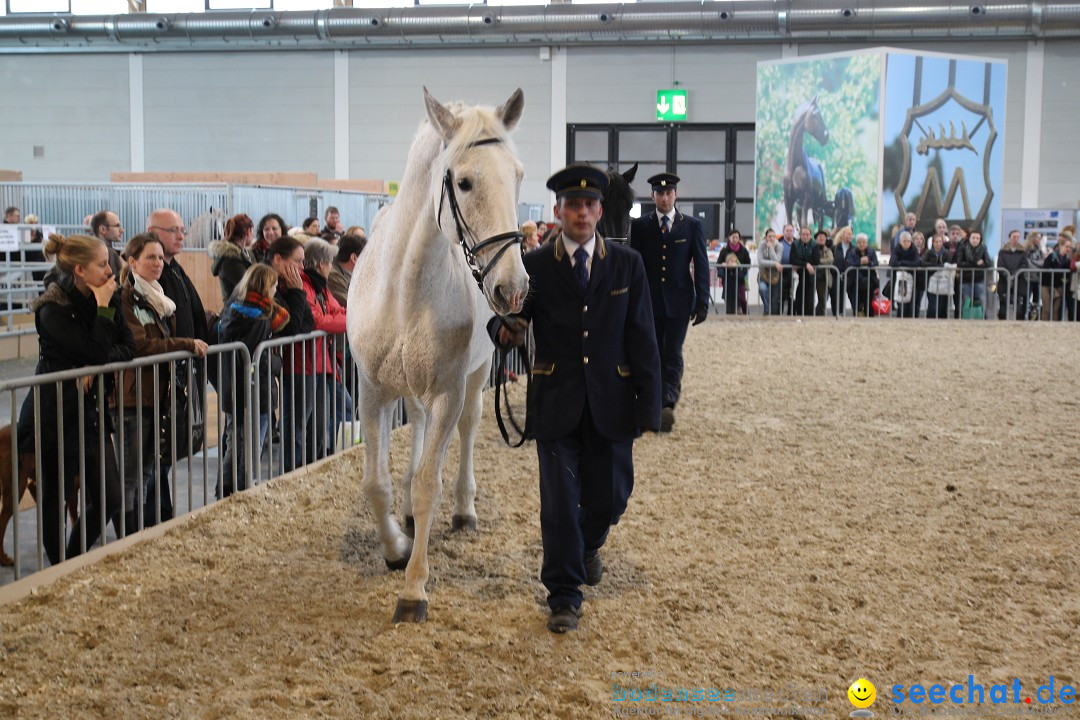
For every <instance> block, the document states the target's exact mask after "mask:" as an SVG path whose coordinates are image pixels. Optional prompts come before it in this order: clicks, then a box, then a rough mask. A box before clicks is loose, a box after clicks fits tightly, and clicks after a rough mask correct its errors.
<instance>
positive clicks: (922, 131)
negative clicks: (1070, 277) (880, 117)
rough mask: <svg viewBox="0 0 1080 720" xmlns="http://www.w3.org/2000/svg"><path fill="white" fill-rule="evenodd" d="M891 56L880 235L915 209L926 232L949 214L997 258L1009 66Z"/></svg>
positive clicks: (923, 56) (957, 58)
mask: <svg viewBox="0 0 1080 720" xmlns="http://www.w3.org/2000/svg"><path fill="white" fill-rule="evenodd" d="M887 57H888V59H887V66H886V71H885V116H884V130H885V134H884V162H883V176H882V197H881V205H882V208H881V232H882V234H883V235H884V236H886V237H892V236H893V234H894V233H895V231H896V229H897V228H898V227H899V226H900V224H901V222H902V221H903V219H904V215H905V214H906V213H908V212H913V213H915V215H916V217H917V218H918V224H917V225H916V226H915V227H916V229H917V230H921V231H922V232H923V233H924V234H925V235H926V237H928V238H929V237H930V236H931V234H932V233H933V230H934V221H935V220H936V219H937V218H944V219H945V221H946V222H947V223H948V224H949V225H953V224H956V225H959V226H961V227H963V228H965V229H971V228H974V229H978V230H979V231H980V232H982V234H983V242H984V243H985V244H986V249H987V250H989V251H990V254H991V256H994V255H996V254H997V250H998V248H999V247H1000V244H1001V239H1002V234H1003V233H1002V228H1001V227H1000V223H999V220H1000V218H1001V195H1002V184H1003V182H1004V178H1003V175H1004V154H1005V153H1004V148H1005V76H1006V71H1007V63H1006V62H1005V61H1003V60H988V59H982V58H972V57H963V56H957V55H940V54H927V53H919V54H913V53H904V52H898V51H894V50H890V51H889V53H888V56H887Z"/></svg>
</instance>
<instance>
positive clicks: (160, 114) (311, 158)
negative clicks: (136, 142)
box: [143, 51, 334, 178]
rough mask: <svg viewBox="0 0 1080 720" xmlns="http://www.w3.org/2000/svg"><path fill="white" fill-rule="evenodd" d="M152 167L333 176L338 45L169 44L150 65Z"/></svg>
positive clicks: (146, 77)
mask: <svg viewBox="0 0 1080 720" xmlns="http://www.w3.org/2000/svg"><path fill="white" fill-rule="evenodd" d="M143 83H144V95H143V96H144V102H145V112H144V122H145V136H146V171H147V172H228V171H259V172H274V171H280V172H315V173H318V175H319V177H327V178H331V177H333V176H334V159H333V154H334V98H333V93H334V55H333V52H331V51H324V52H254V53H240V52H237V53H185V54H181V53H171V54H167V53H162V54H149V55H146V56H145V59H144V65H143Z"/></svg>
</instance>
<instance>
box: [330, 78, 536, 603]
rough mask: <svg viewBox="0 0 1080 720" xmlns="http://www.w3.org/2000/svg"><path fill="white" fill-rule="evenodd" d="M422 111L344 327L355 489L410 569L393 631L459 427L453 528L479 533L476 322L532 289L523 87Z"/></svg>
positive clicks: (410, 592) (480, 354)
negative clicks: (525, 236)
mask: <svg viewBox="0 0 1080 720" xmlns="http://www.w3.org/2000/svg"><path fill="white" fill-rule="evenodd" d="M424 102H425V104H426V106H427V121H426V122H424V123H422V124H421V125H420V129H419V130H418V131H417V133H416V137H415V138H414V140H413V144H412V148H411V149H410V150H409V158H408V161H407V167H406V169H405V175H404V177H403V178H402V180H401V185H400V188H399V190H398V195H397V198H396V199H395V200H394V202H393V204H391V205H390V206H388V207H386V208H384V209H383V210H382V211H380V213H379V216H378V217H377V218H376V221H375V223H373V226H372V232H371V238H370V240H369V242H368V245H367V247H366V249H365V250H364V253H363V254H362V255H361V256H360V262H359V263H358V265H357V267H356V269H355V270H354V272H353V276H352V283H351V285H350V286H349V303H348V318H347V327H348V336H349V343H350V346H351V347H352V351H353V357H354V358H355V360H356V364H357V366H358V367H359V369H360V393H359V394H360V398H359V407H360V414H361V418H360V419H361V423H362V425H363V432H364V439H365V442H366V449H367V454H366V456H365V466H364V492H365V493H366V495H367V497H368V499H369V501H370V502H371V504H372V507H373V509H374V511H375V516H376V518H377V519H378V523H379V539H380V541H381V542H382V544H383V556H384V558H385V560H386V564H387V567H389V568H390V569H392V570H395V569H401V568H402V567H405V589H404V590H403V591H402V593H401V595H400V596H399V597H398V603H397V609H396V610H395V612H394V622H402V621H407V622H422V621H424V620H425V619H426V618H427V593H426V592H425V589H424V588H425V585H426V583H427V578H428V558H427V545H428V538H429V535H430V532H431V522H432V518H433V517H434V514H435V509H436V508H437V507H438V505H439V498H440V495H441V493H442V466H443V461H444V460H445V458H446V449H447V447H448V446H449V444H450V437H451V434H452V433H453V430H454V427H455V425H456V426H457V427H458V431H459V434H460V439H461V462H460V465H459V468H458V478H457V486H456V489H455V493H454V501H455V505H454V518H453V527H454V529H456V530H458V529H466V528H467V529H474V528H475V527H476V510H475V508H474V506H473V499H474V497H475V494H476V482H475V480H474V478H473V467H472V445H473V439H474V438H475V435H476V428H477V425H478V424H479V421H480V413H481V408H482V402H483V398H482V391H483V388H484V384H485V381H486V380H487V377H488V374H489V373H490V370H491V355H492V345H491V341H490V339H489V338H488V337H487V334H486V331H485V324H486V321H487V319H488V318H489V317H490V314H491V311H492V310H493V311H495V312H496V313H498V314H500V315H506V314H509V313H513V312H517V311H518V310H520V309H521V303H522V301H523V300H524V298H525V294H526V292H528V288H529V276H528V274H527V273H526V272H525V266H524V265H523V264H522V262H521V253H520V252H519V243H520V241H521V235H520V233H518V231H517V199H518V191H519V189H520V186H521V176H522V166H521V163H520V162H519V161H518V159H517V155H516V151H515V149H514V146H513V145H512V144H511V142H510V139H509V137H508V133H509V131H510V130H511V129H513V127H514V126H515V125H516V124H517V121H518V119H519V118H520V117H521V111H522V108H523V107H524V104H525V100H524V95H523V94H522V92H521V90H520V89H518V90H517V91H516V92H514V94H513V95H511V96H510V99H509V100H507V101H506V103H505V104H504V105H502V106H500V107H499V108H497V109H494V110H492V109H490V108H480V107H464V106H463V105H461V104H454V105H450V106H447V105H443V104H441V103H439V102H438V101H436V100H435V99H434V98H433V97H432V96H431V95H430V94H429V93H428V91H427V89H426V88H425V89H424ZM478 285H479V287H478ZM400 397H405V398H406V401H407V403H408V407H409V420H410V422H411V424H412V432H413V448H412V450H413V455H412V460H411V469H410V471H409V475H408V477H407V478H406V486H405V515H406V518H407V520H408V519H411V518H412V517H415V523H414V525H415V530H414V539H413V540H412V541H410V539H409V537H408V536H407V535H406V534H405V533H404V532H402V530H401V528H400V526H399V525H398V523H397V520H395V519H394V517H393V515H392V514H391V507H392V500H393V489H392V483H391V477H390V465H389V458H390V450H389V442H390V422H391V418H392V414H393V407H394V403H396V402H397V399H398V398H400ZM463 409H464V411H463ZM406 563H407V564H406Z"/></svg>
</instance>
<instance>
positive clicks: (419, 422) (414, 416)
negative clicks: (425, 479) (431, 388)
mask: <svg viewBox="0 0 1080 720" xmlns="http://www.w3.org/2000/svg"><path fill="white" fill-rule="evenodd" d="M405 412H406V413H407V414H408V419H409V428H411V430H412V448H411V450H410V452H409V469H408V471H407V472H406V473H405V480H404V481H403V482H402V484H401V487H402V492H403V493H405V494H404V496H403V498H404V501H403V502H402V507H401V510H402V513H403V514H404V515H405V533H406V534H407V535H409V536H410V537H411V536H412V535H414V534H415V532H416V530H415V525H416V523H415V520H414V519H413V510H412V481H413V477H414V476H415V475H416V470H417V468H419V467H420V455H421V454H422V453H423V451H424V428H425V427H426V426H427V411H426V410H424V406H423V404H422V403H421V402H420V401H419V400H417V399H416V398H414V397H408V396H407V397H406V398H405Z"/></svg>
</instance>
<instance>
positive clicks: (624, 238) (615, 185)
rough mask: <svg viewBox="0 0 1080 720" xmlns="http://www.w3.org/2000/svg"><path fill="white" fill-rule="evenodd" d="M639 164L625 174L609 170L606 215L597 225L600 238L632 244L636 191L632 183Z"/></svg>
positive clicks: (605, 197)
mask: <svg viewBox="0 0 1080 720" xmlns="http://www.w3.org/2000/svg"><path fill="white" fill-rule="evenodd" d="M637 169H638V164H637V163H634V166H633V167H632V168H630V169H629V170H627V171H626V172H624V173H619V172H618V171H616V170H608V171H607V176H608V186H607V190H605V191H604V200H603V206H604V215H603V216H602V217H601V218H600V222H599V223H597V225H596V231H597V232H598V233H600V236H601V237H603V238H605V239H607V240H613V241H615V242H620V243H627V242H630V209H631V208H632V207H634V200H635V198H634V190H633V188H631V187H630V183H632V182H633V181H634V176H635V175H637Z"/></svg>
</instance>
